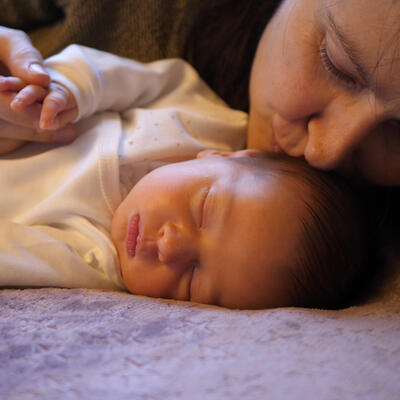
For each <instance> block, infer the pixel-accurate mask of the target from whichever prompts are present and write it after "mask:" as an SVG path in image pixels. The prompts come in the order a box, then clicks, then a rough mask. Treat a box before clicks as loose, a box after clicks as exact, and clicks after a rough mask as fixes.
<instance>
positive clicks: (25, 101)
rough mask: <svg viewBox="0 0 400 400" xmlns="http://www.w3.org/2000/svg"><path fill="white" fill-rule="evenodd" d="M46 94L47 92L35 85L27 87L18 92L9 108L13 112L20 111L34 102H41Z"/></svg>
mask: <svg viewBox="0 0 400 400" xmlns="http://www.w3.org/2000/svg"><path fill="white" fill-rule="evenodd" d="M46 94H47V90H46V89H44V88H42V87H41V86H37V85H28V86H25V87H24V88H23V89H22V90H20V91H19V92H18V93H17V94H16V96H15V97H14V99H13V101H12V102H11V104H10V106H11V109H12V110H14V111H22V110H23V109H24V108H25V107H27V106H30V105H31V104H34V103H36V102H39V101H42V100H43V99H44V98H45V97H46Z"/></svg>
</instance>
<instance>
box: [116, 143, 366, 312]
mask: <svg viewBox="0 0 400 400" xmlns="http://www.w3.org/2000/svg"><path fill="white" fill-rule="evenodd" d="M251 153H252V151H251V150H249V151H244V152H237V153H233V155H232V156H230V157H221V156H216V157H206V158H200V159H197V160H191V161H186V162H182V163H176V164H170V165H167V166H164V167H161V168H158V169H156V170H154V171H152V172H151V173H149V174H148V175H146V176H145V177H144V178H142V180H141V181H139V182H138V183H137V184H136V185H135V187H134V188H133V189H132V190H131V192H130V193H129V195H128V196H127V197H126V198H125V200H124V201H123V202H122V203H121V205H120V207H119V208H118V209H117V211H116V213H115V215H114V219H113V224H112V232H111V236H112V239H113V241H114V243H115V245H116V247H117V250H118V253H119V256H120V261H121V268H122V275H123V279H124V282H125V285H126V287H127V289H128V290H129V291H131V292H132V293H135V294H139V295H145V296H151V297H163V298H172V299H177V300H190V301H194V302H199V303H206V304H216V305H221V306H225V307H231V308H267V307H276V306H306V307H326V308H337V307H340V306H342V305H344V304H346V301H348V300H349V297H350V296H351V293H352V289H353V285H354V283H355V280H356V278H357V276H358V274H359V273H360V270H361V267H362V263H363V255H364V250H365V249H364V248H363V244H364V239H363V226H362V220H361V219H360V217H359V215H358V210H357V208H356V206H355V203H354V201H353V199H352V197H350V196H349V195H348V194H347V193H346V192H345V191H344V190H343V189H342V188H341V186H340V185H339V184H338V183H337V182H336V181H335V180H333V179H331V178H330V177H328V176H327V175H325V174H323V173H321V172H318V171H315V170H313V169H312V168H310V167H308V166H307V165H306V164H305V163H303V162H302V161H300V160H296V159H292V158H287V157H282V156H279V155H272V154H270V155H264V154H261V153H254V154H252V156H248V155H247V154H251ZM203 155H204V153H203Z"/></svg>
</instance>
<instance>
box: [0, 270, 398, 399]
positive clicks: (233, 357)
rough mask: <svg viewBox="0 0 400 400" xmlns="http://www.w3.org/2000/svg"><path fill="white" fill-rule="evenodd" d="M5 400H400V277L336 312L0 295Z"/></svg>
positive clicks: (102, 295)
mask: <svg viewBox="0 0 400 400" xmlns="http://www.w3.org/2000/svg"><path fill="white" fill-rule="evenodd" d="M0 330H1V341H0V365H1V367H0V393H1V395H0V397H1V398H2V399H10V400H21V399H85V400H87V399H96V400H97V399H143V400H145V399H146V400H148V399H162V400H168V399H175V400H176V399H194V400H196V399H199V400H204V399H218V400H221V399H229V400H231V399H252V400H257V399H269V400H271V399H272V400H273V399H284V400H291V399H293V400H298V399H319V400H325V399H326V400H335V399H338V400H339V399H340V400H347V399H349V400H350V399H351V400H358V399H360V400H361V399H363V400H364V399H380V400H398V399H399V398H400V397H399V394H400V379H399V378H400V273H398V274H397V277H396V279H395V280H394V281H392V282H391V284H390V285H389V286H387V287H386V289H385V291H384V293H383V294H381V295H380V296H378V297H377V298H375V299H374V300H371V301H369V302H368V304H364V305H362V306H357V307H351V308H348V309H345V310H340V311H324V310H306V309H295V308H282V309H274V310H265V311H231V310H226V309H221V308H217V307H206V306H201V305H196V304H190V303H184V302H174V301H163V300H155V299H147V298H144V297H139V296H133V295H129V294H126V293H119V292H106V291H96V290H84V289H82V290H80V289H79V290H78V289H71V290H70V289H25V290H2V291H0Z"/></svg>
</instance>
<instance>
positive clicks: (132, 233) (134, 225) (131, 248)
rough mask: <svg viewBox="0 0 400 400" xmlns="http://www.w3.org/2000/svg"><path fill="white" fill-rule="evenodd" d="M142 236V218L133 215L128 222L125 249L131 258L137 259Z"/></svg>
mask: <svg viewBox="0 0 400 400" xmlns="http://www.w3.org/2000/svg"><path fill="white" fill-rule="evenodd" d="M139 235H140V216H139V214H134V215H132V216H131V217H130V218H129V220H128V228H127V231H126V237H125V248H126V252H127V254H128V256H129V257H135V254H136V249H137V245H138V242H139Z"/></svg>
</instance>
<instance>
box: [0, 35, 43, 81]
mask: <svg viewBox="0 0 400 400" xmlns="http://www.w3.org/2000/svg"><path fill="white" fill-rule="evenodd" d="M0 61H2V62H3V63H4V64H5V66H6V67H7V68H8V69H9V71H10V73H11V75H13V76H16V77H18V78H21V79H23V80H24V81H25V82H27V83H32V84H36V85H39V86H44V87H47V86H48V85H49V84H50V77H49V75H48V73H47V71H46V68H45V67H44V64H43V58H42V56H41V54H40V52H39V51H38V50H37V49H35V48H34V47H33V46H32V43H31V41H30V39H29V37H28V35H26V33H24V32H22V31H19V30H16V29H10V28H5V27H0Z"/></svg>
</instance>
